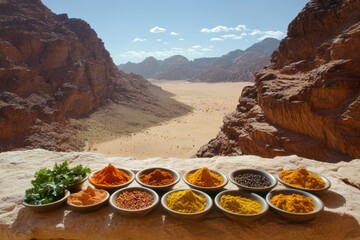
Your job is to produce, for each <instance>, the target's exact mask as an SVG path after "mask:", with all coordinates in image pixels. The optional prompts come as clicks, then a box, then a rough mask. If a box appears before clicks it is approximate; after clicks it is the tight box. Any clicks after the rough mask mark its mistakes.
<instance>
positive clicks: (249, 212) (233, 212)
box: [214, 190, 269, 222]
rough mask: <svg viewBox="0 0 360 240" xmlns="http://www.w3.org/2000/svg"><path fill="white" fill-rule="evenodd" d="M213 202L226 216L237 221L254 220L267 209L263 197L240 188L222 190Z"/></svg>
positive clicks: (261, 215)
mask: <svg viewBox="0 0 360 240" xmlns="http://www.w3.org/2000/svg"><path fill="white" fill-rule="evenodd" d="M214 202H215V205H216V206H217V208H218V209H220V211H221V212H223V213H224V214H225V215H226V216H227V217H228V218H230V219H232V220H235V221H238V222H250V221H255V220H257V219H259V218H261V217H263V216H264V215H265V214H266V213H267V212H268V210H269V205H268V204H267V202H266V201H265V199H264V198H262V197H260V196H259V195H257V194H256V193H251V192H246V191H241V190H225V191H222V192H220V193H218V194H217V195H216V197H215V200H214Z"/></svg>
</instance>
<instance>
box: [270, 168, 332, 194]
mask: <svg viewBox="0 0 360 240" xmlns="http://www.w3.org/2000/svg"><path fill="white" fill-rule="evenodd" d="M307 171H308V170H307ZM308 172H310V173H313V174H314V175H316V176H318V177H319V178H321V179H322V180H323V181H324V182H325V187H323V188H319V189H311V188H301V187H297V186H294V185H291V184H289V183H287V182H285V181H284V180H282V179H281V177H280V173H279V174H278V175H277V178H278V180H279V182H281V183H282V184H284V185H285V186H287V187H289V188H293V189H298V190H302V191H306V192H310V193H314V194H316V193H320V192H324V191H326V190H328V189H329V188H330V187H331V182H330V181H329V179H327V178H326V177H325V176H323V175H321V174H319V173H315V172H311V171H308Z"/></svg>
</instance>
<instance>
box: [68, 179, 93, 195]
mask: <svg viewBox="0 0 360 240" xmlns="http://www.w3.org/2000/svg"><path fill="white" fill-rule="evenodd" d="M88 177H89V175H86V176H85V177H84V178H83V179H81V180H80V181H78V182H76V183H72V184H70V185H69V186H68V187H67V190H69V191H70V192H72V193H74V192H79V191H81V189H82V186H83V185H84V183H85V181H86V180H87V179H88Z"/></svg>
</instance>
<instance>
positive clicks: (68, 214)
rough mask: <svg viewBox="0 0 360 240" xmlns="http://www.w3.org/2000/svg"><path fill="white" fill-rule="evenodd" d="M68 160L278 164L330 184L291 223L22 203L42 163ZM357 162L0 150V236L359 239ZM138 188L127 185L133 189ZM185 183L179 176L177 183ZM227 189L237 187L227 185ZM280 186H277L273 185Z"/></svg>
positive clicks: (272, 167) (179, 165) (133, 164)
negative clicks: (302, 217) (305, 218)
mask: <svg viewBox="0 0 360 240" xmlns="http://www.w3.org/2000/svg"><path fill="white" fill-rule="evenodd" d="M64 160H68V161H70V162H71V164H73V165H76V164H83V165H85V166H89V167H90V168H91V169H92V170H97V169H101V168H103V167H105V166H106V165H107V164H108V163H112V164H114V165H116V166H120V167H125V168H128V169H132V170H140V169H143V168H147V167H154V166H161V167H169V168H172V169H174V170H177V171H178V172H179V173H180V174H181V175H182V174H184V172H185V171H187V170H189V169H193V168H197V167H202V166H207V167H209V168H212V169H217V170H219V171H220V172H223V173H224V174H226V175H228V174H229V173H230V172H231V171H233V170H234V169H239V168H255V169H263V170H266V171H269V172H270V173H272V174H277V173H279V172H280V171H281V170H282V169H294V168H297V167H300V166H301V167H306V168H307V169H309V170H313V171H316V172H318V173H321V174H323V175H325V176H326V177H328V178H329V180H330V181H331V184H332V186H331V188H330V189H329V190H328V191H327V192H324V193H323V194H320V195H318V196H319V197H320V198H321V199H322V201H323V202H324V204H325V209H324V211H323V212H321V213H320V214H319V215H318V217H317V218H316V219H314V220H312V221H309V222H305V223H290V222H288V221H287V220H285V219H284V218H282V217H281V216H279V215H277V214H276V213H274V212H273V211H269V212H268V214H267V215H266V216H265V217H264V218H262V219H260V220H258V221H256V222H250V223H238V222H234V221H232V220H229V219H228V218H227V217H226V216H225V215H223V214H222V213H221V212H219V211H218V210H217V209H215V208H214V209H213V210H212V211H211V212H210V213H209V214H208V215H206V216H205V217H204V218H203V219H200V220H197V221H181V220H178V219H175V218H173V217H171V216H169V215H168V214H167V213H166V212H165V210H164V209H162V207H161V206H160V205H159V206H158V207H157V208H156V209H155V210H154V211H153V212H151V213H150V214H149V215H147V216H144V217H141V218H124V217H122V216H120V215H118V214H117V213H116V212H114V210H113V209H112V208H111V207H110V206H108V205H107V206H104V207H103V208H101V209H99V210H97V211H95V212H92V213H76V212H72V211H71V210H69V208H68V207H67V206H66V205H64V206H62V207H60V208H59V209H57V210H55V211H53V212H48V213H34V212H32V211H31V210H29V209H27V208H25V207H24V206H22V205H21V203H20V202H21V199H22V197H23V194H24V191H25V190H26V189H27V188H29V187H30V186H31V185H30V181H31V179H32V178H33V174H34V172H35V171H36V170H38V169H39V168H41V167H50V168H51V167H52V166H53V165H54V163H55V162H57V163H60V162H62V161H64ZM359 172H360V159H357V160H353V161H351V162H348V163H347V162H339V163H323V162H318V161H314V160H310V159H305V158H301V157H297V156H294V155H293V156H287V157H276V158H274V159H265V158H261V157H257V156H237V157H214V158H203V159H173V158H168V159H161V158H153V159H147V160H136V159H130V158H123V157H107V156H104V155H100V154H94V153H86V152H81V153H80V152H69V153H61V152H49V151H45V150H28V151H14V152H4V153H0V239H2V240H8V239H17V240H21V239H87V240H92V239H179V240H180V239H181V240H186V239H219V238H222V239H279V240H282V239H284V240H288V239H318V240H322V239H324V240H328V239H337V240H338V239H347V240H349V239H350V240H351V239H354V240H355V239H359V238H360V225H359V224H360V205H359V198H360V190H359V188H360V176H359ZM135 185H137V184H136V183H132V184H131V186H135ZM175 187H176V188H182V187H186V185H185V184H184V182H183V181H180V182H179V184H177V185H176V186H175ZM226 188H228V189H235V186H234V185H233V184H231V183H228V185H227V186H226ZM279 188H284V186H282V185H281V184H278V186H276V189H279Z"/></svg>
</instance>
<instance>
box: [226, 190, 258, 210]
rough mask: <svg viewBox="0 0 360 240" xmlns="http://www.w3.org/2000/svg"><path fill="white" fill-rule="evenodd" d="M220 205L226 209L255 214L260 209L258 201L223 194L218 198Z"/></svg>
mask: <svg viewBox="0 0 360 240" xmlns="http://www.w3.org/2000/svg"><path fill="white" fill-rule="evenodd" d="M220 205H221V206H222V207H223V208H225V209H226V210H228V211H230V212H233V213H238V214H256V213H259V212H261V210H262V206H261V203H260V201H257V200H254V199H250V198H245V197H241V196H232V195H225V194H224V195H223V196H221V198H220Z"/></svg>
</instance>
